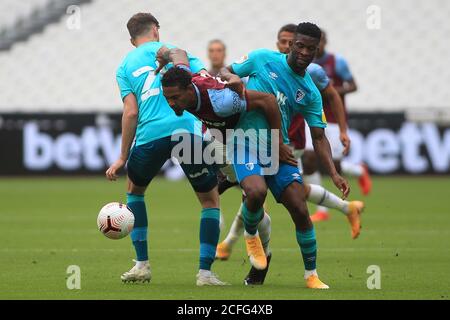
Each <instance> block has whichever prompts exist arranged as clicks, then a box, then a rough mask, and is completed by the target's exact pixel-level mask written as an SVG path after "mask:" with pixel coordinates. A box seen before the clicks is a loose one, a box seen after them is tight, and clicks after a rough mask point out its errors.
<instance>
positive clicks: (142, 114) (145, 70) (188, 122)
mask: <svg viewBox="0 0 450 320" xmlns="http://www.w3.org/2000/svg"><path fill="white" fill-rule="evenodd" d="M163 45H164V46H166V47H167V48H174V46H172V45H169V44H165V43H162V42H148V43H145V44H142V45H140V46H139V47H137V48H135V49H134V50H132V51H131V52H130V53H129V54H128V55H127V56H126V57H125V59H124V60H123V61H122V64H121V65H120V66H119V68H118V69H117V74H116V79H117V83H118V85H119V88H120V95H121V97H122V100H123V99H124V98H125V97H126V96H127V95H128V94H130V93H132V94H134V95H135V97H136V99H137V102H138V107H139V115H138V123H137V129H136V145H137V146H138V145H141V144H144V143H147V142H150V141H153V140H156V139H159V138H163V137H168V136H171V135H172V133H173V132H174V131H175V130H177V129H181V130H187V131H188V132H190V133H193V134H196V135H201V123H200V121H198V120H197V119H196V118H195V117H194V116H193V115H192V114H190V113H189V112H184V113H183V115H182V116H177V115H176V114H175V112H174V111H173V110H172V109H171V108H170V106H169V104H168V103H167V101H166V98H164V95H163V90H162V87H161V73H159V74H158V75H155V74H154V71H155V69H156V68H157V64H156V53H157V52H158V50H159V49H160V48H161V47H162V46H163ZM188 57H189V63H190V67H191V70H192V72H199V71H200V70H201V69H204V66H203V64H202V62H201V61H200V60H199V59H198V58H195V57H192V56H190V55H188ZM168 67H170V66H168Z"/></svg>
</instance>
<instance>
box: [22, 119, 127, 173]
mask: <svg viewBox="0 0 450 320" xmlns="http://www.w3.org/2000/svg"><path fill="white" fill-rule="evenodd" d="M23 151H24V152H23V157H24V158H23V161H24V165H25V167H26V168H27V169H29V170H32V171H43V170H46V169H49V168H51V167H53V166H56V167H57V168H59V169H61V170H67V171H72V170H78V169H81V168H86V169H88V170H92V171H97V170H103V169H104V168H106V166H108V165H109V164H111V163H113V162H114V161H115V160H117V159H118V157H119V155H120V135H119V136H116V137H115V136H114V133H113V131H112V130H111V129H110V128H108V127H85V128H83V130H82V132H81V134H79V135H78V134H74V133H71V132H66V133H61V134H60V135H58V136H57V137H55V138H53V137H52V136H50V135H49V134H47V133H45V132H40V131H39V126H38V125H37V123H35V122H28V123H26V124H25V125H24V128H23Z"/></svg>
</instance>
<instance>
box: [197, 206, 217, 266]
mask: <svg viewBox="0 0 450 320" xmlns="http://www.w3.org/2000/svg"><path fill="white" fill-rule="evenodd" d="M219 221H220V210H219V208H206V209H203V210H202V215H201V219H200V269H203V270H211V265H212V263H213V262H214V259H215V257H216V248H217V243H218V242H219V235H220V228H219Z"/></svg>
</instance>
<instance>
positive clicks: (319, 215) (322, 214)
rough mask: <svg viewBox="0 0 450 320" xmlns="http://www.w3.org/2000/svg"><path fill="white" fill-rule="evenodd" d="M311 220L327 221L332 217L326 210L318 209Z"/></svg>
mask: <svg viewBox="0 0 450 320" xmlns="http://www.w3.org/2000/svg"><path fill="white" fill-rule="evenodd" d="M310 218H311V222H312V223H314V222H319V221H326V220H328V219H330V214H329V213H328V212H326V211H320V210H319V211H316V212H315V213H314V214H313V215H311V217H310Z"/></svg>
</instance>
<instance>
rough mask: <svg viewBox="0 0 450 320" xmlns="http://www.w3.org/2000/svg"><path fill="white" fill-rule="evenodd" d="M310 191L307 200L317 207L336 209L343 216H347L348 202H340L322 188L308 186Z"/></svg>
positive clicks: (313, 185) (335, 196)
mask: <svg viewBox="0 0 450 320" xmlns="http://www.w3.org/2000/svg"><path fill="white" fill-rule="evenodd" d="M309 186H310V188H311V191H310V192H309V195H308V198H307V200H308V201H309V202H312V203H315V204H317V205H321V206H326V207H328V208H332V209H337V210H339V211H341V212H342V213H344V214H348V204H349V202H348V201H345V200H342V199H341V198H339V197H338V196H337V195H335V194H334V193H331V192H329V191H328V190H326V189H325V188H324V187H322V186H319V185H316V184H310V185H309Z"/></svg>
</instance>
